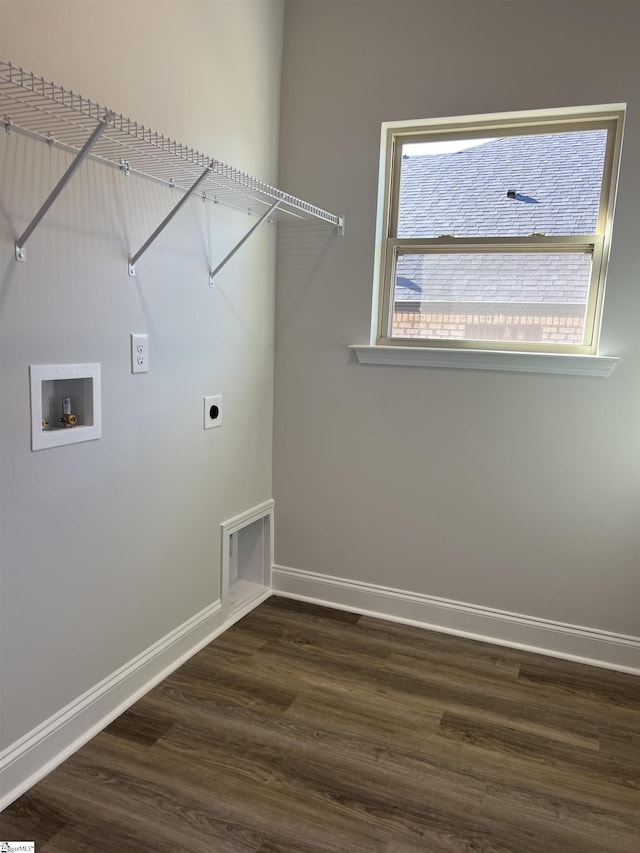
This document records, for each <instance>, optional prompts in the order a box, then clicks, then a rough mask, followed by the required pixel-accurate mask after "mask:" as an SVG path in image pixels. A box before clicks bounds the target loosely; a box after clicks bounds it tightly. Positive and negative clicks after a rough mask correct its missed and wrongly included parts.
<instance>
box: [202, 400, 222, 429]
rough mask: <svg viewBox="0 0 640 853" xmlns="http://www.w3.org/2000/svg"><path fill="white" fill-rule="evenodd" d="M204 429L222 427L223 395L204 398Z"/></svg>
mask: <svg viewBox="0 0 640 853" xmlns="http://www.w3.org/2000/svg"><path fill="white" fill-rule="evenodd" d="M203 415H204V428H205V429H213V428H214V427H219V426H222V394H216V395H214V396H213V397H205V398H204V411H203Z"/></svg>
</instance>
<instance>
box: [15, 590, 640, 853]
mask: <svg viewBox="0 0 640 853" xmlns="http://www.w3.org/2000/svg"><path fill="white" fill-rule="evenodd" d="M0 838H3V839H9V840H10V839H15V840H35V841H36V851H37V853H116V851H117V853H169V851H171V853H177V851H181V853H327V852H328V851H330V853H358V851H366V853H453V851H474V853H480V852H481V851H484V853H573V851H575V853H638V852H639V851H640V678H637V677H634V676H631V675H624V674H621V673H615V672H609V671H605V670H601V669H596V668H592V667H588V666H583V665H581V664H573V663H568V662H564V661H558V660H554V659H552V658H545V657H542V656H538V655H532V654H528V653H526V652H519V651H515V650H511V649H505V648H501V647H498V646H491V645H486V644H483V643H477V642H473V641H470V640H464V639H459V638H456V637H450V636H446V635H444V634H436V633H431V632H426V631H422V630H420V629H418V628H411V627H408V626H403V625H398V624H394V623H388V622H382V621H379V620H376V619H372V618H369V617H364V616H363V617H360V616H357V615H354V614H350V613H345V612H341V611H336V610H328V609H325V608H320V607H315V606H313V605H307V604H301V603H298V602H293V601H286V600H284V599H278V598H272V599H270V600H269V601H268V602H266V603H265V604H263V605H261V606H260V607H259V608H258V609H256V610H255V611H253V613H251V614H250V615H249V616H247V617H246V618H244V619H243V620H242V621H241V622H239V623H237V624H236V625H235V626H234V627H232V628H231V629H230V630H229V631H227V632H226V633H225V634H224V635H223V636H221V637H219V638H218V639H217V640H215V641H214V642H213V643H212V644H211V645H210V646H208V647H207V648H205V649H204V650H203V651H201V652H200V653H199V654H197V655H196V656H195V657H193V658H192V659H191V660H190V661H188V662H187V663H186V664H185V665H184V666H182V667H181V668H180V669H179V670H177V671H176V672H175V673H173V674H172V675H171V676H170V677H169V678H167V679H166V680H165V681H163V682H162V683H161V684H160V685H159V686H158V687H156V688H155V689H153V690H152V691H151V692H150V693H148V694H147V695H146V696H145V697H144V698H143V699H141V700H140V701H139V702H137V703H136V704H135V705H134V706H133V707H132V708H131V709H130V710H129V711H127V712H126V713H125V714H123V715H122V716H121V717H120V718H119V719H117V720H116V721H115V722H114V723H113V724H112V725H110V726H109V727H108V728H107V729H106V730H105V731H104V732H102V733H101V734H99V735H98V736H97V737H95V738H94V739H93V740H92V741H91V742H90V743H88V744H87V745H86V746H85V747H83V748H82V749H81V750H80V751H79V752H77V753H76V754H75V755H73V756H72V757H71V758H69V759H68V760H67V761H66V762H65V763H64V764H62V765H61V766H60V767H59V768H58V769H56V770H55V771H54V772H53V773H51V774H50V775H49V776H48V777H47V778H46V779H44V780H43V781H42V782H40V783H39V784H38V785H36V786H35V787H34V788H32V789H31V791H29V792H28V793H27V794H25V795H24V796H23V797H21V798H20V799H19V800H17V801H16V802H15V803H14V804H13V805H11V806H10V807H9V808H8V809H6V810H5V812H4V813H3V814H2V815H0Z"/></svg>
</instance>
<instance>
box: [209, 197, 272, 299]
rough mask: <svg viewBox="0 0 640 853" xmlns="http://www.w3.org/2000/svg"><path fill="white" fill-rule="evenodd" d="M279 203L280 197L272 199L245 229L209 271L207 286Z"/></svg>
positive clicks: (211, 283)
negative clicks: (268, 205) (275, 199)
mask: <svg viewBox="0 0 640 853" xmlns="http://www.w3.org/2000/svg"><path fill="white" fill-rule="evenodd" d="M281 204H282V202H281V201H280V199H278V200H277V201H274V203H273V204H272V205H271V207H270V208H269V210H267V211H266V212H265V213H263V214H262V216H261V217H260V219H258V221H257V222H256V223H255V225H253V226H252V227H251V228H250V229H249V230H248V231H247V233H246V234H245V235H244V237H243V238H242V239H241V240H239V241H238V242H237V243H236V245H235V246H234V247H233V249H231V251H230V252H229V253H228V254H227V255H225V257H224V258H223V259H222V260H221V261H220V263H219V264H218V266H217V267H216V268H215V269H214V270H213V271H212V272H210V273H209V287H213V285H214V279H215V277H216V276H217V274H218V273H219V272H220V270H221V269H222V267H223V266H224V265H225V264H226V263H227V261H230V260H231V258H232V257H233V256H234V255H235V253H236V252H237V251H238V249H239V248H240V247H241V246H243V245H244V244H245V243H246V242H247V240H248V239H249V237H251V235H252V234H253V232H254V231H257V230H258V228H259V227H260V226H261V225H262V223H263V222H264V221H265V219H268V218H269V217H270V216H271V214H272V213H273V212H274V210H275V209H276V208H277V207H280V205H281Z"/></svg>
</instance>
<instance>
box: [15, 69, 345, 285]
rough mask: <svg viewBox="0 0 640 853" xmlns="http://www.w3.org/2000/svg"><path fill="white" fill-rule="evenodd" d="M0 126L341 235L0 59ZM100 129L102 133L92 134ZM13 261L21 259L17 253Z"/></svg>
mask: <svg viewBox="0 0 640 853" xmlns="http://www.w3.org/2000/svg"><path fill="white" fill-rule="evenodd" d="M0 122H2V123H3V124H4V128H5V130H6V131H7V132H9V133H10V132H12V131H14V130H15V131H18V132H21V133H24V134H26V135H28V136H32V137H35V138H37V139H40V140H42V141H44V142H47V143H48V144H51V145H55V146H58V147H61V148H64V149H67V150H69V151H72V152H74V153H76V154H80V153H82V152H83V149H84V148H85V147H87V141H88V140H90V139H91V138H92V136H96V137H97V138H95V139H92V141H91V143H90V145H89V146H88V147H89V148H90V150H87V151H86V152H85V153H82V159H84V157H85V156H87V157H90V158H91V159H94V160H98V161H101V162H103V163H106V164H108V165H110V166H114V167H116V168H118V169H120V170H121V171H122V172H123V173H124V174H126V175H129V174H131V173H134V174H140V175H143V176H145V177H147V178H151V179H152V180H156V181H160V182H162V183H164V184H168V185H169V186H171V187H175V188H177V189H179V190H183V191H186V192H187V193H192V192H194V191H195V190H196V185H197V192H198V195H200V196H202V197H203V198H205V199H207V200H209V201H212V202H214V203H218V204H223V205H227V206H229V207H232V208H235V209H238V210H242V211H244V212H246V213H248V214H250V215H253V216H257V217H264V215H265V213H267V214H268V218H269V219H282V218H286V219H289V218H291V217H299V218H302V219H316V220H322V221H324V222H326V223H328V224H330V225H333V226H335V228H336V230H337V233H338V234H342V233H343V231H344V217H342V216H339V215H336V214H334V213H330V212H329V211H327V210H323V209H322V208H320V207H317V206H316V205H314V204H310V203H309V202H307V201H304V200H303V199H300V198H297V197H296V196H293V195H291V194H290V193H286V192H283V191H282V190H280V189H278V188H277V187H274V186H271V185H270V184H267V183H265V182H264V181H260V180H258V179H257V178H254V177H252V176H251V175H248V174H247V173H246V172H241V171H239V170H238V169H235V168H233V167H232V166H229V165H227V164H226V163H223V162H221V161H220V160H216V159H215V158H213V157H210V156H208V155H206V154H202V153H201V152H200V151H197V150H195V149H194V148H190V147H189V146H187V145H184V144H182V143H180V142H176V141H175V140H173V139H171V138H169V137H168V136H164V135H163V134H161V133H157V132H156V131H154V130H151V129H150V128H148V127H145V126H144V125H142V124H138V122H135V121H132V120H131V119H129V118H126V117H125V116H123V115H120V114H119V113H116V112H114V111H113V110H110V109H108V108H105V107H104V106H102V105H101V104H99V103H97V102H95V101H91V100H90V99H89V98H85V97H83V96H82V95H79V94H78V93H76V92H72V91H71V90H70V89H65V88H64V87H63V86H59V85H57V84H56V83H53V82H51V81H49V80H45V79H44V78H43V77H38V76H37V75H35V74H33V73H31V72H30V71H25V70H24V69H23V68H21V67H19V66H16V65H13V64H12V63H11V62H6V61H4V60H0ZM100 126H102V130H101V132H99V133H98V134H96V133H95V132H96V128H98V127H100ZM78 159H79V160H80V158H78ZM78 165H79V163H78ZM69 177H70V176H69ZM60 189H62V187H61V188H60ZM36 224H37V223H36ZM164 224H166V223H163V225H164ZM34 227H35V226H34ZM17 248H18V247H16V249H17ZM145 248H146V246H145ZM16 257H17V258H18V260H23V259H24V258H21V257H18V252H17V251H16ZM130 272H131V269H130ZM131 274H134V273H131Z"/></svg>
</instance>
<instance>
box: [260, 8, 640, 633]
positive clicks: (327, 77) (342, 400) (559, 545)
mask: <svg viewBox="0 0 640 853" xmlns="http://www.w3.org/2000/svg"><path fill="white" fill-rule="evenodd" d="M639 30H640V5H639V4H638V3H637V2H625V0H620V2H616V3H609V2H604V0H603V1H602V2H598V0H595V2H590V0H579V1H578V0H566V2H556V0H553V2H552V1H551V0H546V2H545V0H540V2H536V3H528V2H511V0H459V2H444V0H443V2H439V0H434V2H429V1H428V0H425V2H403V0H396V2H388V3H384V2H382V3H381V2H349V0H341V2H330V0H327V2H315V3H313V2H297V0H290V2H288V3H287V7H286V22H285V46H284V62H283V89H282V104H281V137H280V140H281V141H280V181H281V183H282V185H284V186H286V187H287V188H289V189H290V191H291V192H295V193H298V194H300V195H302V196H304V197H309V198H313V199H314V201H315V202H316V203H317V204H320V205H324V206H325V207H329V208H330V209H335V210H338V211H340V212H344V213H346V216H347V234H346V237H345V238H344V240H342V241H335V242H334V243H333V244H332V245H331V246H330V247H329V249H328V251H327V252H326V254H325V255H324V258H323V261H322V263H321V264H318V263H316V261H317V259H318V258H319V257H320V256H321V255H322V253H323V252H324V250H325V248H326V247H325V246H324V244H323V242H322V240H321V239H320V238H318V240H317V241H316V244H315V246H314V245H312V243H311V241H309V240H308V239H307V240H306V242H305V244H304V246H303V245H302V244H299V245H298V249H297V252H296V251H295V250H293V249H291V248H288V249H287V251H284V250H283V251H281V252H280V253H279V254H280V269H279V274H278V290H277V300H276V388H275V429H274V497H275V500H276V529H277V538H276V563H277V564H280V565H283V566H287V567H291V568H294V569H299V570H304V571H309V572H319V573H324V574H329V575H335V576H338V577H340V578H346V579H353V580H355V581H362V582H367V583H372V584H381V585H384V586H390V587H395V588H399V589H404V590H410V591H413V592H417V593H423V594H426V595H433V596H440V597H444V598H448V599H453V600H456V601H462V602H468V603H472V604H475V605H479V606H486V607H490V608H498V609H502V610H506V611H511V612H515V613H521V614H527V615H531V616H536V617H540V618H546V619H550V620H556V621H558V622H564V623H569V624H573V625H581V626H589V627H593V628H599V629H603V630H605V631H612V632H619V633H623V634H629V635H634V636H638V635H640V571H639V569H640V560H639V542H638V527H639V525H638V521H639V514H638V507H639V492H640V471H639V461H640V406H639V402H640V400H639V397H640V354H639V351H638V326H639V319H638V318H639V317H640V288H639V284H640V282H639V276H638V269H639V265H638V258H637V242H638V222H640V95H639V93H638V86H637V81H638V79H640V57H639V55H638V50H637V34H638V32H639ZM613 102H627V103H628V122H627V128H626V138H625V143H624V151H623V158H622V169H621V182H620V190H619V198H618V206H617V215H616V225H615V231H614V247H613V254H612V257H611V264H610V272H609V280H608V291H607V297H606V301H605V311H604V322H603V329H602V337H601V352H602V353H603V354H607V355H619V356H621V357H622V363H621V364H620V365H619V366H618V367H616V369H615V371H614V373H613V374H612V376H611V377H610V378H609V379H607V380H601V379H591V378H573V377H564V376H542V375H525V374H522V375H518V374H506V373H505V374H501V373H486V374H485V373H481V372H477V371H470V372H466V371H463V370H442V369H440V370H437V369H422V368H404V367H368V366H360V365H358V364H357V363H356V361H355V359H354V357H353V356H350V354H349V351H348V349H347V347H348V345H349V344H354V343H367V342H368V340H369V331H370V316H371V292H372V277H373V253H374V235H375V217H376V196H377V177H378V159H379V139H380V124H381V122H382V121H391V120H400V119H418V118H428V117H441V116H448V115H464V114H472V113H483V112H494V111H502V110H521V109H536V108H547V107H563V106H579V105H585V104H602V103H613ZM293 245H294V246H295V241H293Z"/></svg>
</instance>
